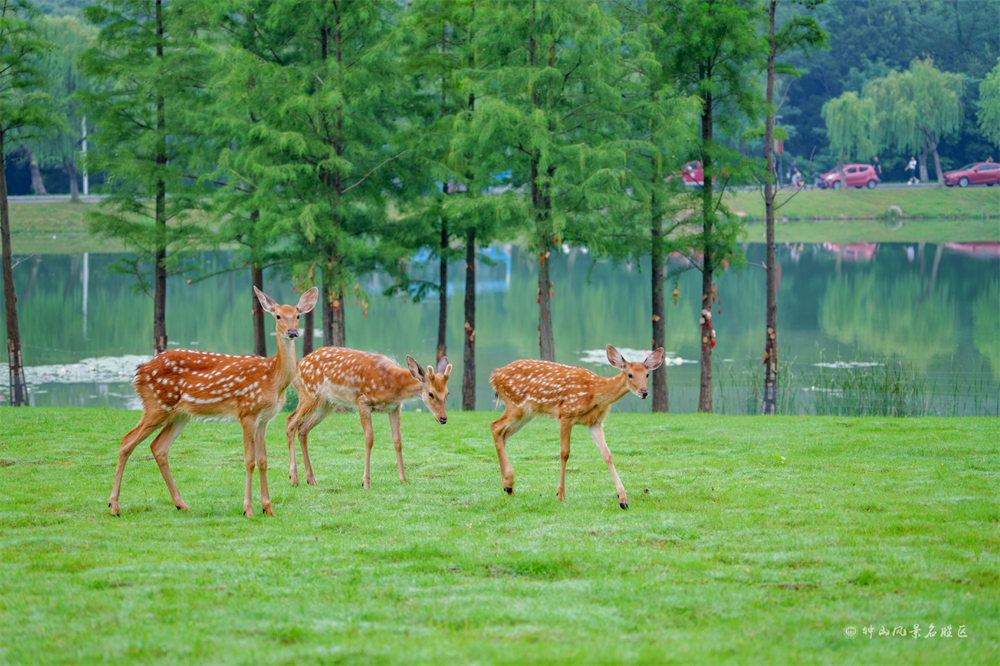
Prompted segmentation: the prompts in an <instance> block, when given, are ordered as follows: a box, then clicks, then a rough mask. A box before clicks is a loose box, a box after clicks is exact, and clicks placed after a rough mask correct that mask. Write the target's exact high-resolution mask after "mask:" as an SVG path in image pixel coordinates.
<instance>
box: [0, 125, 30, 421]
mask: <svg viewBox="0 0 1000 666" xmlns="http://www.w3.org/2000/svg"><path fill="white" fill-rule="evenodd" d="M3 140H4V136H3V132H2V130H0V244H2V246H3V302H4V317H5V319H6V322H7V363H8V364H9V370H10V404H11V406H13V407H23V406H24V405H25V404H27V401H28V387H27V384H26V383H25V381H24V365H23V363H22V361H21V332H20V329H19V328H18V324H17V293H16V291H15V289H14V257H13V254H12V252H11V247H10V210H9V208H8V206H7V174H6V169H5V168H4V167H5V166H6V165H7V157H6V155H5V154H4V145H3Z"/></svg>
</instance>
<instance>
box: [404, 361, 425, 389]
mask: <svg viewBox="0 0 1000 666" xmlns="http://www.w3.org/2000/svg"><path fill="white" fill-rule="evenodd" d="M406 367H407V368H409V369H410V374H411V375H413V378H414V379H416V380H417V381H418V382H421V383H422V382H423V381H424V380H425V379H426V378H427V375H425V374H424V369H423V368H421V367H420V365H419V364H418V363H417V362H416V361H414V360H413V357H412V356H410V355H407V356H406Z"/></svg>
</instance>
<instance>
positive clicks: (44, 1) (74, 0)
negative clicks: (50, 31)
mask: <svg viewBox="0 0 1000 666" xmlns="http://www.w3.org/2000/svg"><path fill="white" fill-rule="evenodd" d="M32 4H34V5H35V7H37V8H38V9H39V10H40V11H41V12H42V13H43V14H49V15H50V16H67V15H70V14H79V13H80V10H81V9H83V8H84V7H85V6H87V4H89V3H88V2H87V0H35V1H34V2H33V3H32Z"/></svg>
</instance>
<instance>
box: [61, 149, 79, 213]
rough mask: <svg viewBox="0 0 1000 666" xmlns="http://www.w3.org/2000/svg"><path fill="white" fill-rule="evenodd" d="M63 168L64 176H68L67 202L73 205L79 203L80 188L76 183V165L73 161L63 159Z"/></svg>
mask: <svg viewBox="0 0 1000 666" xmlns="http://www.w3.org/2000/svg"><path fill="white" fill-rule="evenodd" d="M63 167H64V168H65V169H66V175H67V176H69V200H70V201H72V202H73V203H80V186H79V185H78V184H77V182H76V165H75V164H73V160H71V159H67V158H65V157H64V158H63Z"/></svg>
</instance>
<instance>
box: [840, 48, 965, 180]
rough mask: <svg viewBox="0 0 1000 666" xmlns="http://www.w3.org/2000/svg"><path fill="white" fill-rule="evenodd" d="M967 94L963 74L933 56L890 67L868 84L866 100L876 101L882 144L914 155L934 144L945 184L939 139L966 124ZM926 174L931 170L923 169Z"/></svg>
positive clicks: (873, 110)
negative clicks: (901, 67)
mask: <svg viewBox="0 0 1000 666" xmlns="http://www.w3.org/2000/svg"><path fill="white" fill-rule="evenodd" d="M962 95H963V89H962V77H961V75H959V74H950V73H948V72H942V71H939V70H938V69H936V68H935V67H934V63H933V61H932V60H931V59H930V58H927V59H926V60H921V59H919V58H915V59H914V60H913V62H911V63H910V69H909V71H906V72H903V73H898V72H889V75H888V76H886V77H884V78H880V79H875V80H874V81H870V82H869V83H868V85H866V86H865V89H864V97H865V100H866V102H870V104H871V105H872V107H871V110H870V113H871V114H872V117H873V122H874V124H875V128H876V132H877V133H878V137H877V138H878V139H880V140H879V141H878V143H885V144H887V145H890V146H892V147H894V148H895V149H897V150H900V151H902V152H908V153H911V154H912V153H915V152H921V150H922V149H923V150H926V149H928V148H929V149H930V151H931V154H932V155H933V156H934V169H935V171H936V173H937V181H938V185H939V186H941V187H944V169H942V168H941V157H940V155H939V153H938V142H940V141H941V140H942V139H944V138H945V137H946V136H948V135H950V134H954V133H956V132H957V131H958V130H959V129H960V128H961V126H962ZM876 110H877V115H876ZM831 141H832V140H831ZM924 163H925V164H926V159H924ZM921 178H923V179H926V178H927V174H926V173H921Z"/></svg>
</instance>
